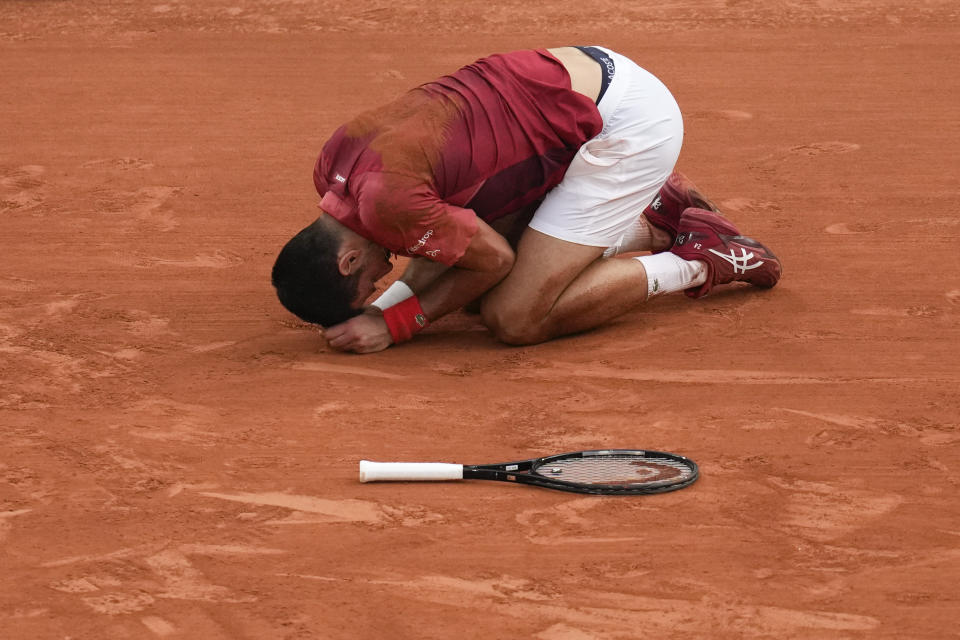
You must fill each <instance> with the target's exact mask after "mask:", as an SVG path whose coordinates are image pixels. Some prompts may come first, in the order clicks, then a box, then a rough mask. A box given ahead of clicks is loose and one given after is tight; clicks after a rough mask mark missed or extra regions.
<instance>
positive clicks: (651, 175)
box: [530, 47, 683, 247]
mask: <svg viewBox="0 0 960 640" xmlns="http://www.w3.org/2000/svg"><path fill="white" fill-rule="evenodd" d="M598 48H600V49H601V50H603V51H606V52H607V53H608V54H609V55H610V56H611V57H612V58H613V61H614V64H615V65H616V71H615V73H614V76H613V79H612V80H611V81H610V86H609V87H608V88H607V92H606V93H605V94H604V96H603V98H602V99H601V100H600V104H599V105H597V108H598V109H599V111H600V116H601V118H602V119H603V129H602V130H601V131H600V133H599V134H598V135H597V136H596V137H594V138H591V139H590V140H587V141H586V142H585V143H584V144H583V146H581V147H580V150H579V151H578V152H577V155H576V156H574V159H573V162H571V163H570V166H569V168H568V169H567V173H566V174H565V175H564V177H563V180H562V181H561V182H560V183H559V184H558V185H557V186H556V187H554V188H553V189H552V190H551V191H550V192H549V193H548V194H547V195H546V197H545V198H544V200H543V203H542V204H541V205H540V207H539V208H538V209H537V211H536V213H535V214H534V215H533V219H532V220H531V221H530V227H531V228H533V229H536V230H537V231H539V232H541V233H545V234H546V235H548V236H552V237H554V238H559V239H560V240H566V241H567V242H573V243H576V244H583V245H589V246H596V247H609V246H612V245H614V244H615V243H616V242H617V240H618V239H619V238H620V237H621V236H622V235H623V234H624V233H625V232H626V231H627V229H628V228H629V227H630V225H631V224H632V223H633V222H634V221H636V219H637V218H638V217H639V216H640V213H641V212H642V211H643V209H644V208H645V207H646V206H647V205H648V204H650V203H651V202H652V201H653V199H654V197H656V195H657V192H658V191H659V190H660V187H662V186H663V185H664V183H665V182H666V181H667V178H668V177H669V176H670V173H671V172H672V171H673V167H674V165H676V163H677V158H678V157H679V155H680V146H681V144H682V142H683V118H682V116H681V115H680V107H678V106H677V101H676V100H674V98H673V96H672V95H671V94H670V91H669V90H668V89H667V88H666V87H665V86H664V84H663V83H662V82H660V80H658V79H657V78H656V77H655V76H654V75H653V74H651V73H650V72H649V71H646V70H644V69H642V68H640V67H639V66H638V65H637V64H636V63H634V62H633V61H632V60H630V59H629V58H626V57H624V56H622V55H620V54H618V53H615V52H613V51H609V50H608V49H604V48H602V47H598Z"/></svg>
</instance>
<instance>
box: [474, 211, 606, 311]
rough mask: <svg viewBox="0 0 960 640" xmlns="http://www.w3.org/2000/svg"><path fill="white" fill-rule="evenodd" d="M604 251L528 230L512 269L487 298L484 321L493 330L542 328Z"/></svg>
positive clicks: (523, 237)
mask: <svg viewBox="0 0 960 640" xmlns="http://www.w3.org/2000/svg"><path fill="white" fill-rule="evenodd" d="M603 251H604V248H603V247H595V246H587V245H582V244H575V243H573V242H567V241H565V240H560V239H559V238H554V237H552V236H548V235H547V234H545V233H541V232H539V231H536V230H535V229H530V228H528V229H527V230H526V231H525V232H524V233H523V236H522V237H521V238H520V243H519V246H518V247H517V257H516V261H515V262H514V265H513V269H511V271H510V273H509V274H508V275H507V277H506V278H505V279H504V280H503V281H501V282H500V284H498V285H497V286H496V287H494V288H493V289H492V290H491V291H489V292H488V293H487V294H486V296H484V299H483V307H482V313H483V318H484V321H485V322H486V323H487V324H488V326H490V327H491V328H493V329H494V330H497V329H501V328H502V329H505V328H515V329H518V330H520V329H524V328H528V327H536V326H539V324H540V323H541V322H542V321H543V320H544V319H545V318H546V317H547V315H548V314H549V313H550V309H551V308H552V307H553V305H554V303H555V302H556V301H557V299H558V298H559V297H560V294H562V293H563V291H564V290H565V289H566V288H567V287H568V286H569V285H570V283H571V282H573V281H574V280H575V279H576V278H577V276H579V275H580V273H582V272H583V270H584V269H586V268H587V266H589V265H590V264H591V263H593V262H594V261H595V260H596V259H597V258H599V257H600V256H601V255H603Z"/></svg>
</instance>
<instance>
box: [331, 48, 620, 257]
mask: <svg viewBox="0 0 960 640" xmlns="http://www.w3.org/2000/svg"><path fill="white" fill-rule="evenodd" d="M602 126H603V123H602V121H601V118H600V113H599V112H598V111H597V107H596V105H595V104H594V103H593V101H592V100H590V99H589V98H587V97H586V96H584V95H582V94H580V93H577V92H575V91H573V90H572V89H571V88H570V76H569V74H568V73H567V70H566V69H565V68H564V67H563V65H562V64H560V62H559V61H558V60H557V59H556V58H554V57H553V56H552V55H550V53H548V52H547V51H546V50H536V51H532V50H531V51H517V52H513V53H508V54H498V55H493V56H490V57H488V58H483V59H481V60H478V61H476V62H474V63H473V64H471V65H468V66H466V67H463V68H462V69H460V70H459V71H457V72H456V73H453V74H452V75H449V76H444V77H442V78H440V79H439V80H436V81H434V82H430V83H427V84H424V85H422V86H420V87H417V88H416V89H413V90H412V91H410V92H408V93H406V94H404V95H403V96H401V97H400V98H398V99H397V100H395V101H393V102H391V103H389V104H387V105H385V106H383V107H380V108H378V109H373V110H371V111H367V112H365V113H363V114H361V115H360V116H358V117H357V118H355V119H354V120H352V121H351V122H348V123H347V124H345V125H344V126H342V127H340V128H339V129H337V131H336V132H335V133H334V134H333V136H332V137H331V138H330V140H329V141H327V143H326V144H325V145H324V147H323V151H322V152H321V154H320V157H319V158H318V160H317V163H316V166H315V167H314V172H313V180H314V184H315V185H316V187H317V192H318V193H319V194H320V195H321V200H320V208H321V209H322V210H323V211H324V212H325V213H327V214H329V215H331V216H333V217H334V218H335V219H337V220H338V221H339V222H340V223H342V224H343V225H345V226H346V227H348V228H350V229H352V230H353V231H355V232H356V233H358V234H360V235H361V236H363V237H365V238H367V239H368V240H371V241H373V242H375V243H377V244H379V245H381V246H383V247H385V248H387V249H389V250H390V251H393V252H394V253H397V254H399V255H404V256H425V257H427V258H429V259H431V260H434V261H437V262H442V263H443V264H446V265H452V264H454V263H455V262H457V260H459V259H460V257H461V256H462V255H463V254H464V252H465V251H466V249H467V245H469V244H470V239H471V238H472V237H473V235H474V234H475V233H476V231H477V217H480V218H482V219H483V220H485V221H487V222H491V221H493V220H496V219H497V218H499V217H501V216H504V215H507V214H509V213H512V212H514V211H517V210H519V209H520V208H522V207H523V206H524V205H527V204H529V203H531V202H534V201H536V200H539V199H540V198H542V197H543V196H544V194H546V192H547V191H549V190H550V189H551V188H553V187H554V186H556V185H557V184H558V183H559V182H560V180H561V179H563V175H564V173H565V172H566V170H567V166H568V165H569V164H570V162H571V161H572V160H573V157H574V155H575V154H576V152H577V150H578V149H579V148H580V146H581V145H582V144H583V143H584V142H586V141H587V140H589V139H590V138H592V137H594V136H596V135H597V134H598V133H599V132H600V130H601V128H602Z"/></svg>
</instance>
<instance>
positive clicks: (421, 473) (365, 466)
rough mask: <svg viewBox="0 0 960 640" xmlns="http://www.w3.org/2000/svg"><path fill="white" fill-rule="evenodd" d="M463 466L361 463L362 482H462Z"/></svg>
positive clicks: (416, 463)
mask: <svg viewBox="0 0 960 640" xmlns="http://www.w3.org/2000/svg"><path fill="white" fill-rule="evenodd" d="M462 479H463V465H462V464H447V463H445V462H371V461H369V460H361V461H360V482H385V481H390V480H393V481H399V482H409V481H417V480H462Z"/></svg>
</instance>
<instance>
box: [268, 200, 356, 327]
mask: <svg viewBox="0 0 960 640" xmlns="http://www.w3.org/2000/svg"><path fill="white" fill-rule="evenodd" d="M340 242H341V238H340V234H339V233H337V232H336V231H335V230H333V229H331V228H330V227H329V226H328V225H326V224H324V220H323V218H322V217H320V218H317V219H316V220H315V221H314V222H313V223H312V224H311V225H310V226H308V227H307V228H305V229H303V230H302V231H301V232H300V233H298V234H297V235H295V236H294V237H293V238H292V239H291V240H290V241H289V242H288V243H287V244H286V245H285V246H284V247H283V249H282V250H281V251H280V255H278V256H277V261H276V262H275V263H274V264H273V273H272V276H271V280H272V281H273V286H274V287H275V288H276V290H277V297H278V298H280V303H281V304H282V305H283V306H284V307H286V308H287V310H288V311H290V312H291V313H294V314H296V315H297V316H298V317H300V318H301V319H302V320H306V321H307V322H313V323H316V324H319V325H322V326H324V327H330V326H333V325H335V324H339V323H341V322H343V321H345V320H348V319H350V318H352V317H353V316H355V315H358V314H359V313H361V311H362V310H361V309H354V308H353V307H351V306H350V303H351V302H352V301H353V299H354V298H355V297H356V295H357V280H358V274H356V275H351V276H344V275H343V274H341V273H340V269H339V268H338V266H337V251H338V250H339V248H340Z"/></svg>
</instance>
